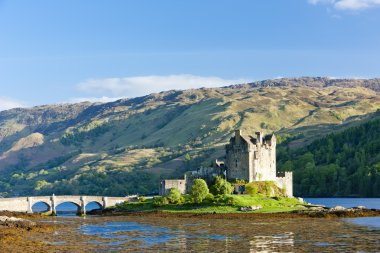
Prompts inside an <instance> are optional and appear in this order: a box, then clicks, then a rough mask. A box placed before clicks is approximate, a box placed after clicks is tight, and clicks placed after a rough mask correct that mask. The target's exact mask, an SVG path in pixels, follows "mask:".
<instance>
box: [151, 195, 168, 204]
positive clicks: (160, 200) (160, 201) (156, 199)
mask: <svg viewBox="0 0 380 253" xmlns="http://www.w3.org/2000/svg"><path fill="white" fill-rule="evenodd" d="M167 204H169V200H168V198H166V197H154V198H153V205H154V206H165V205H167Z"/></svg>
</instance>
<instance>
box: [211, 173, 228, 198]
mask: <svg viewBox="0 0 380 253" xmlns="http://www.w3.org/2000/svg"><path fill="white" fill-rule="evenodd" d="M210 190H211V193H212V194H214V195H224V194H231V193H232V192H233V190H234V187H233V186H232V185H231V184H230V183H229V182H227V181H226V180H225V179H224V178H222V177H221V176H217V177H216V178H215V181H214V184H213V185H212V186H211V189H210Z"/></svg>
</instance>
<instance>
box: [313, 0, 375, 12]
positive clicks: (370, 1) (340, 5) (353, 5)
mask: <svg viewBox="0 0 380 253" xmlns="http://www.w3.org/2000/svg"><path fill="white" fill-rule="evenodd" d="M308 2H309V3H311V4H327V5H332V6H333V7H334V8H335V9H338V10H363V9H368V8H372V7H376V6H380V0H308Z"/></svg>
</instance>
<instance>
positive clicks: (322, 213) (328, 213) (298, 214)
mask: <svg viewBox="0 0 380 253" xmlns="http://www.w3.org/2000/svg"><path fill="white" fill-rule="evenodd" d="M88 215H91V216H92V215H94V216H96V215H99V216H105V217H112V216H137V217H141V216H147V217H160V218H203V219H260V218H293V219H296V218H360V217H379V216H380V210H379V209H354V210H350V209H347V210H313V211H309V210H297V211H291V212H275V213H255V212H241V213H215V212H214V213H210V212H205V213H195V212H167V211H159V210H151V211H129V212H120V211H116V210H115V209H106V210H97V211H94V212H92V213H89V214H88Z"/></svg>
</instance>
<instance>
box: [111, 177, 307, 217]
mask: <svg viewBox="0 0 380 253" xmlns="http://www.w3.org/2000/svg"><path fill="white" fill-rule="evenodd" d="M245 189H246V191H245V192H246V193H247V194H239V195H236V194H231V193H232V192H233V191H234V187H233V185H232V184H231V183H229V182H226V181H225V180H223V179H222V178H221V177H216V179H215V182H214V184H213V185H212V186H211V187H210V189H209V188H208V185H207V184H206V182H205V181H204V180H203V179H195V180H194V182H193V184H192V186H191V189H190V191H189V194H184V195H182V194H181V193H180V191H179V190H178V189H175V188H172V189H170V191H169V192H168V194H167V195H166V196H160V197H154V198H152V199H146V198H144V197H141V198H140V199H139V201H137V202H125V203H123V204H121V205H118V206H116V211H120V212H147V211H161V212H186V213H240V212H256V213H277V212H288V211H294V210H302V209H305V207H304V205H305V203H303V202H301V201H300V200H298V199H297V198H288V197H285V195H284V192H283V190H282V189H280V188H278V187H277V186H276V185H275V184H274V182H271V181H261V182H252V183H249V184H246V185H245Z"/></svg>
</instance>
